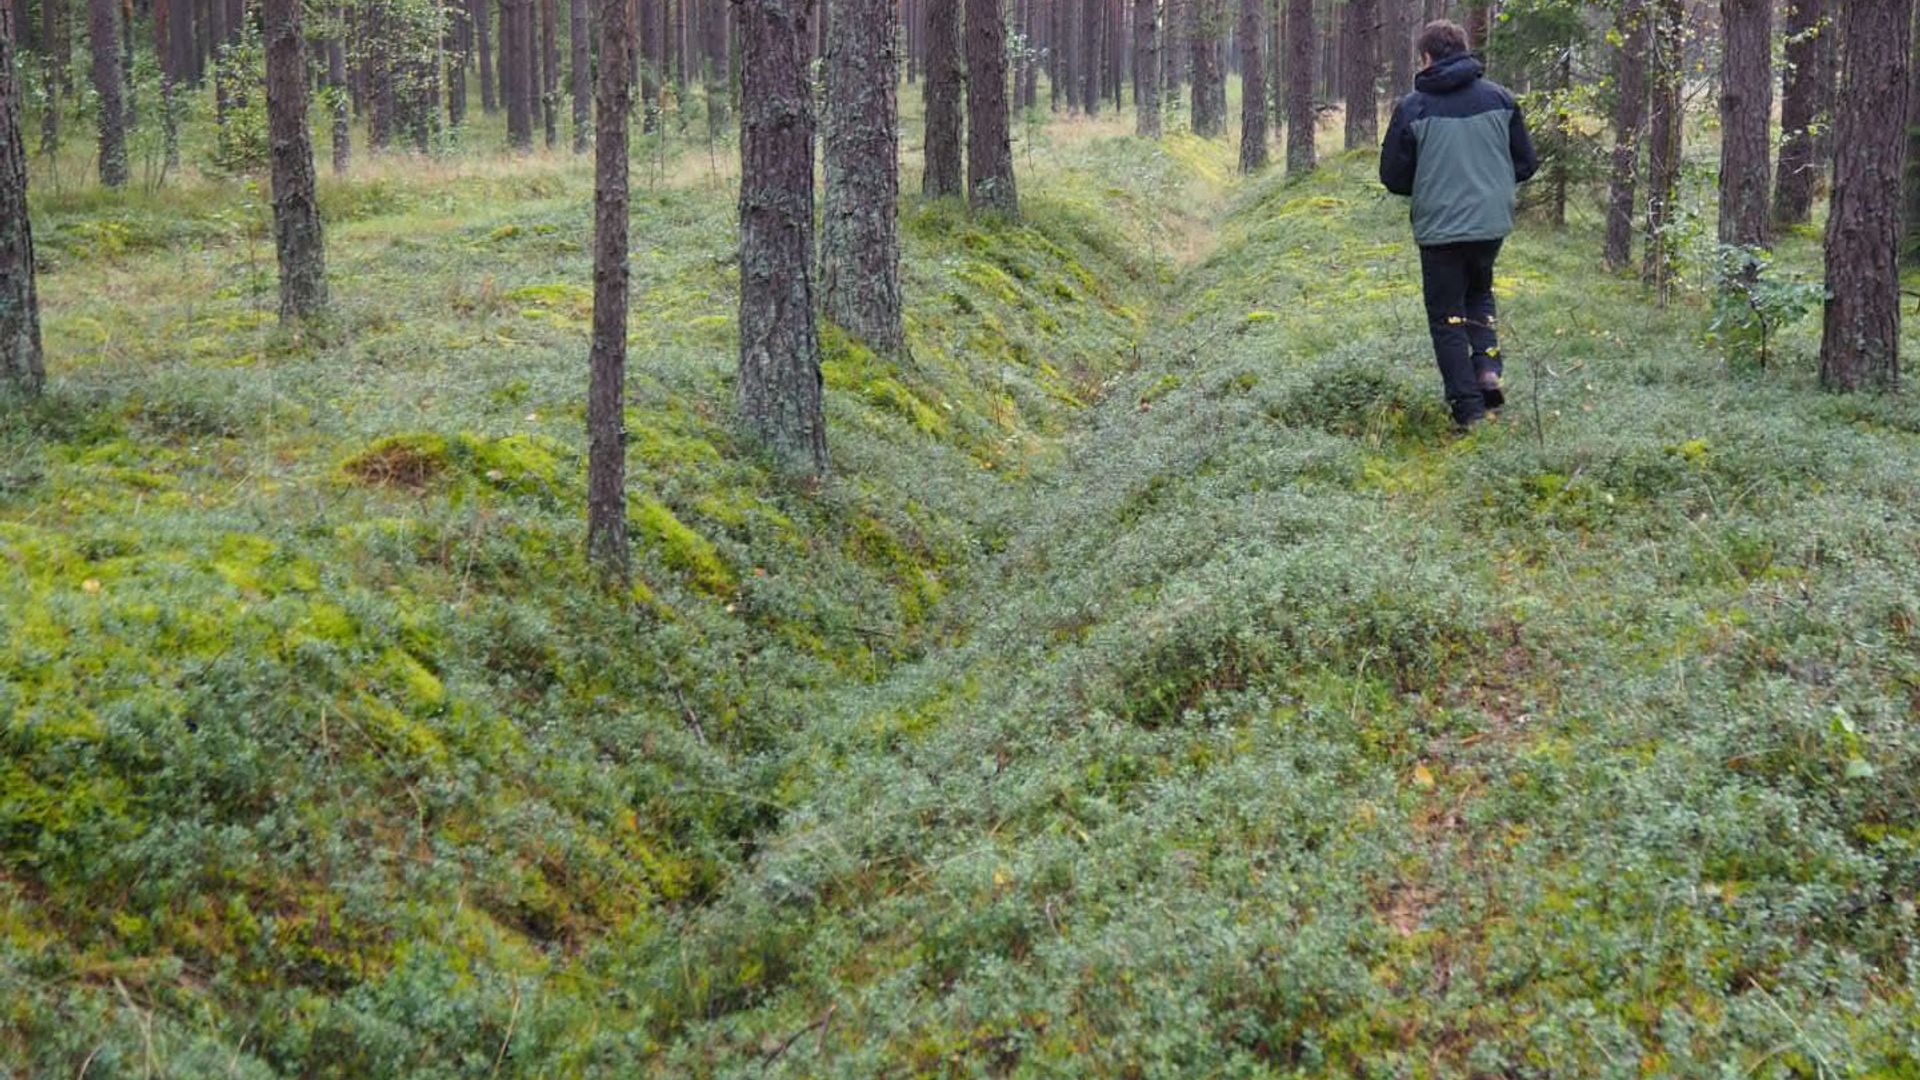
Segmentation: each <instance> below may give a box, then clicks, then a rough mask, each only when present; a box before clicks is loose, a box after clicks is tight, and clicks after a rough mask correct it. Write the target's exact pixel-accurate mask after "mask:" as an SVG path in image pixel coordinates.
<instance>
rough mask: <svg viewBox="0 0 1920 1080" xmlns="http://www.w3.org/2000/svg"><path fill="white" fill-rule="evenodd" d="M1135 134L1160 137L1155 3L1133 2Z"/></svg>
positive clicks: (1158, 62) (1138, 0) (1158, 37)
mask: <svg viewBox="0 0 1920 1080" xmlns="http://www.w3.org/2000/svg"><path fill="white" fill-rule="evenodd" d="M1133 57H1134V59H1133V80H1134V105H1133V110H1134V114H1135V116H1134V133H1135V134H1137V135H1139V136H1140V137H1141V138H1143V139H1157V138H1159V137H1160V35H1159V13H1158V12H1157V11H1156V10H1155V5H1154V0H1133Z"/></svg>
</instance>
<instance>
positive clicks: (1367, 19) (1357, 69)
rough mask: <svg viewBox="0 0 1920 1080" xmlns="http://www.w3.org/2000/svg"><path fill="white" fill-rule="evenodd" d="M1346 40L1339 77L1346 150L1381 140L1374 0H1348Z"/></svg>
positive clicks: (1377, 22)
mask: <svg viewBox="0 0 1920 1080" xmlns="http://www.w3.org/2000/svg"><path fill="white" fill-rule="evenodd" d="M1343 32H1344V35H1345V40H1344V41H1342V42H1341V49H1342V53H1343V56H1342V59H1344V60H1345V61H1346V65H1345V77H1344V78H1343V79H1342V80H1341V84H1342V85H1341V96H1342V97H1344V98H1345V99H1346V103H1347V142H1346V147H1347V149H1349V150H1366V149H1373V148H1374V147H1377V146H1378V145H1379V144H1380V101H1379V98H1378V97H1377V96H1376V95H1377V93H1378V91H1377V85H1378V83H1379V80H1380V12H1379V8H1378V7H1377V5H1376V0H1347V18H1346V25H1345V27H1344V31H1343Z"/></svg>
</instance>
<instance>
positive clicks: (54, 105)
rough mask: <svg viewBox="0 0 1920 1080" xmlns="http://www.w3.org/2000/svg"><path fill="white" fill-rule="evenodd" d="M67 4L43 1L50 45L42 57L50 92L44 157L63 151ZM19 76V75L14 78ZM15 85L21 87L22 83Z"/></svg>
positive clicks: (43, 27)
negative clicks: (64, 12)
mask: <svg viewBox="0 0 1920 1080" xmlns="http://www.w3.org/2000/svg"><path fill="white" fill-rule="evenodd" d="M64 3H65V0H40V40H41V41H43V42H45V43H46V47H45V51H44V53H43V55H42V57H41V77H42V79H43V81H44V82H45V83H46V91H47V104H46V108H44V109H42V110H41V111H40V152H41V153H43V154H53V153H55V152H57V151H58V150H59V148H60V97H61V94H62V93H63V92H64V83H65V82H66V79H67V76H66V74H65V71H66V61H67V43H66V41H65V40H64V39H63V38H62V37H61V34H60V26H61V23H62V21H63V20H62V19H61V11H62V8H63V6H64ZM19 77H20V76H19V73H18V72H15V74H14V78H15V79H16V80H17V79H18V78H19ZM15 85H16V88H17V87H18V83H17V82H16V84H15ZM17 104H18V103H17V102H16V105H17Z"/></svg>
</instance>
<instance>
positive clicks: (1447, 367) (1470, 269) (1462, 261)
mask: <svg viewBox="0 0 1920 1080" xmlns="http://www.w3.org/2000/svg"><path fill="white" fill-rule="evenodd" d="M1501 243H1502V241H1499V240H1470V241H1466V242H1464V243H1459V244H1435V245H1433V246H1431V247H1423V248H1421V249H1420V277H1421V286H1422V291H1424V292H1425V294H1426V300H1427V328H1428V330H1429V331H1430V332H1431V333H1432V335H1433V358H1434V360H1436V361H1437V362H1438V363H1439V365H1440V380H1441V382H1443V383H1444V384H1445V385H1446V391H1447V405H1448V406H1449V407H1450V408H1452V410H1453V420H1454V422H1455V423H1457V424H1470V423H1472V422H1474V421H1475V420H1478V419H1480V418H1481V417H1483V416H1485V415H1486V413H1487V403H1486V399H1485V398H1484V397H1482V396H1481V393H1480V378H1481V376H1482V374H1484V373H1486V372H1492V373H1493V374H1494V375H1499V374H1500V341H1499V338H1498V337H1496V336H1495V334H1494V308H1493V263H1494V260H1495V259H1498V258H1499V257H1500V245H1501Z"/></svg>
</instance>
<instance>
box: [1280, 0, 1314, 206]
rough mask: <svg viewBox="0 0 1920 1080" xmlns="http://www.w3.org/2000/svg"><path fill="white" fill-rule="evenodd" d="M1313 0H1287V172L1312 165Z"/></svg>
mask: <svg viewBox="0 0 1920 1080" xmlns="http://www.w3.org/2000/svg"><path fill="white" fill-rule="evenodd" d="M1315 45H1316V42H1315V41H1314V35H1313V0H1287V175H1288V176H1304V175H1306V174H1307V173H1310V172H1312V171H1313V167H1314V145H1313V141H1314V132H1315V129H1316V128H1317V127H1318V123H1317V118H1316V117H1315V115H1314V110H1313V58H1314V55H1315V53H1316V52H1317V51H1318V50H1317V49H1316V48H1315Z"/></svg>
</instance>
